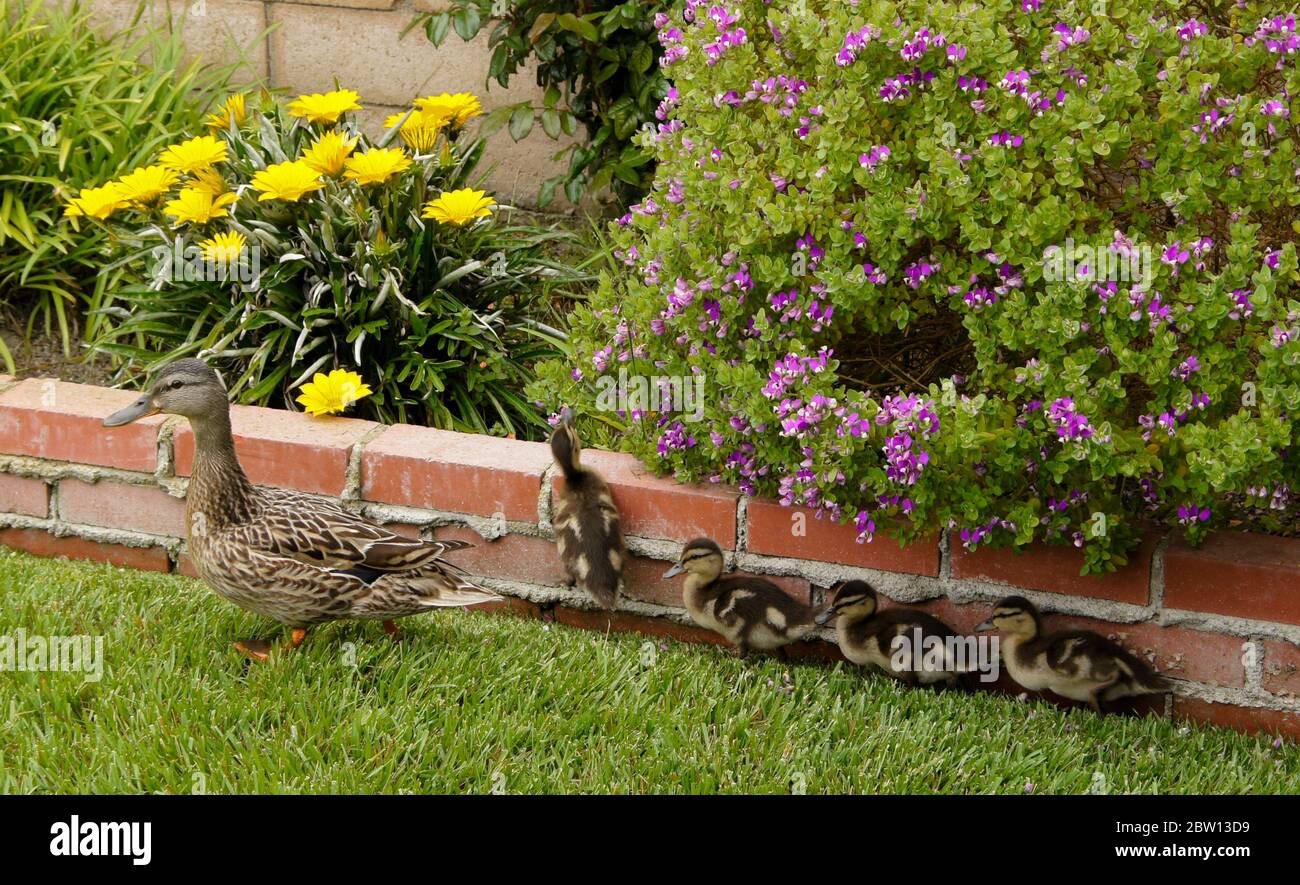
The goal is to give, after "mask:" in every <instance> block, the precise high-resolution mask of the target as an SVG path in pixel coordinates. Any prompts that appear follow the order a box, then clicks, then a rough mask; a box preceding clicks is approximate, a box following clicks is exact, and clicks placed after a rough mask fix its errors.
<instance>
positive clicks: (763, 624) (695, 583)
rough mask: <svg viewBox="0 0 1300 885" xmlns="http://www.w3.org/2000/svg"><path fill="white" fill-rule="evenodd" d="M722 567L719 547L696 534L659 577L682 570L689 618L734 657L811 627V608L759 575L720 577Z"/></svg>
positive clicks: (772, 648)
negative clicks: (724, 643)
mask: <svg viewBox="0 0 1300 885" xmlns="http://www.w3.org/2000/svg"><path fill="white" fill-rule="evenodd" d="M722 566H723V559H722V549H721V548H720V547H719V546H718V545H717V544H716V543H715V542H714V541H712V540H710V539H708V538H696V539H695V540H694V541H691V542H690V543H688V544H687V545H686V546H685V547H684V548H683V549H682V555H681V556H680V557H678V559H677V563H676V564H675V565H674V566H673V567H672V568H670V569H668V571H666V572H664V577H665V578H671V577H673V576H674V575H680V574H682V573H683V572H685V573H686V575H687V577H686V586H685V589H684V592H683V593H682V597H683V599H684V600H685V602H686V611H687V612H688V613H689V614H690V616H691V620H693V621H695V623H697V624H699V625H700V626H701V627H704V628H706V629H708V630H713V631H714V632H716V633H719V634H721V635H722V636H723V637H724V638H726V640H727V641H728V642H730V643H731V644H732V646H734V647H735V650H736V654H737V655H738V656H739V657H742V658H743V657H744V656H745V655H746V654H748V653H749V652H750V651H751V650H755V651H775V650H777V649H780V648H781V647H782V646H785V645H789V644H790V643H791V642H796V641H798V640H800V639H803V638H804V637H805V636H807V635H808V634H809V633H811V632H812V631H813V630H814V629H815V628H814V624H813V610H812V608H811V607H809V606H807V605H804V604H803V603H802V602H799V601H797V600H795V599H793V598H791V597H790V595H789V594H787V593H785V592H783V591H782V590H781V588H780V587H778V586H776V585H775V584H773V583H772V582H771V581H767V580H764V579H763V578H756V577H750V576H745V575H733V576H732V577H728V578H724V577H722Z"/></svg>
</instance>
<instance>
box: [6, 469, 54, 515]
mask: <svg viewBox="0 0 1300 885" xmlns="http://www.w3.org/2000/svg"><path fill="white" fill-rule="evenodd" d="M0 513H21V514H22V515H23V516H39V517H42V518H44V517H46V516H49V515H50V487H49V486H48V485H46V484H45V480H42V479H32V478H30V477H26V476H11V475H8V474H4V475H0Z"/></svg>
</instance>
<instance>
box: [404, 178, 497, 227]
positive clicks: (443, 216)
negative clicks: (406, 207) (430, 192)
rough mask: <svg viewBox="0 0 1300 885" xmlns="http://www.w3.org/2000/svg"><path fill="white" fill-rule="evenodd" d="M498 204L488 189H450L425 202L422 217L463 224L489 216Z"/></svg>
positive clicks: (439, 221)
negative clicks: (490, 195) (488, 193)
mask: <svg viewBox="0 0 1300 885" xmlns="http://www.w3.org/2000/svg"><path fill="white" fill-rule="evenodd" d="M496 204H497V201H496V200H494V199H492V198H491V197H489V196H488V195H487V192H486V191H476V190H474V189H473V188H468V187H467V188H463V189H461V190H458V191H448V192H446V193H444V194H442V195H441V196H439V197H438V198H437V199H436V200H430V201H429V202H427V203H425V204H424V212H422V213H421V217H422V218H432V219H433V220H434V221H437V222H438V223H439V224H455V225H458V226H463V225H466V224H469V223H470V222H471V221H474V220H475V219H477V218H487V217H488V216H489V215H491V214H492V207H494V206H496Z"/></svg>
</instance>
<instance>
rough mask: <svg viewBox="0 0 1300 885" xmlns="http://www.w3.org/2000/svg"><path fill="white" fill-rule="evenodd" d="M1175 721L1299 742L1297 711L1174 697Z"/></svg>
mask: <svg viewBox="0 0 1300 885" xmlns="http://www.w3.org/2000/svg"><path fill="white" fill-rule="evenodd" d="M1174 718H1175V719H1178V720H1184V721H1185V720H1190V721H1193V722H1203V723H1208V724H1210V725H1222V726H1226V727H1227V728H1232V729H1235V730H1237V731H1248V732H1252V733H1258V732H1263V733H1266V734H1272V735H1280V736H1284V737H1286V736H1289V737H1290V738H1291V739H1292V740H1300V711H1297V712H1287V711H1285V710H1270V709H1268V708H1267V707H1238V706H1235V705H1233V704H1216V703H1214V702H1212V701H1203V700H1200V699H1199V698H1188V697H1175V698H1174Z"/></svg>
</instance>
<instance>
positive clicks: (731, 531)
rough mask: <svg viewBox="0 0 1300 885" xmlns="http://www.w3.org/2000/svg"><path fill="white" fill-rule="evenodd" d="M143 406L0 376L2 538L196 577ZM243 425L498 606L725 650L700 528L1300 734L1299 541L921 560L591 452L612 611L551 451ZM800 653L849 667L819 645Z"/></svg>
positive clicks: (179, 433)
mask: <svg viewBox="0 0 1300 885" xmlns="http://www.w3.org/2000/svg"><path fill="white" fill-rule="evenodd" d="M134 396H135V395H134V394H131V393H128V392H125V391H115V390H104V389H100V388H95V387H87V386H84V385H77V384H67V383H63V382H55V381H45V380H35V379H33V380H27V381H21V382H14V381H12V379H2V378H0V544H3V545H6V546H9V547H14V548H19V549H23V550H28V551H31V552H33V553H37V554H40V555H46V556H68V557H72V558H77V559H94V560H101V561H108V562H113V563H116V564H119V565H129V566H131V567H134V568H142V569H153V570H158V571H177V572H181V573H184V574H192V573H193V571H192V569H191V568H190V567H189V565H188V561H187V558H186V554H185V546H184V537H183V533H184V521H183V518H182V515H183V500H182V497H183V493H184V487H185V483H186V479H185V477H186V476H187V475H188V473H189V465H190V461H191V459H192V457H193V438H192V436H191V435H190V432H189V429H188V427H187V425H186V422H184V421H183V420H179V419H170V420H168V419H164V418H161V417H159V418H151V419H148V420H146V421H141V422H138V423H136V424H131V425H128V426H126V427H121V428H115V429H113V430H107V429H105V428H103V427H101V426H100V420H101V419H102V418H103V417H104V416H105V415H108V414H109V413H110V412H112V411H114V410H116V409H118V408H121V407H122V406H124V405H126V404H127V403H129V402H131V401H132V400H133V399H134ZM232 423H233V427H234V431H235V437H236V440H235V445H236V448H237V450H238V452H239V455H240V458H241V460H242V461H243V463H244V465H245V467H246V469H247V470H248V473H249V474H250V476H251V477H252V478H253V480H254V481H255V482H259V483H264V484H269V485H279V486H285V487H289V488H297V489H302V490H305V491H310V492H313V493H317V494H323V495H330V496H334V497H338V498H341V499H342V500H343V501H344V502H345V503H346V504H347V505H348V506H351V507H354V508H357V509H360V510H362V511H363V512H365V513H366V514H367V515H369V516H370V517H372V518H374V519H376V520H378V521H380V522H385V523H391V524H392V525H393V527H394V529H396V530H398V531H402V532H405V533H408V534H417V533H423V534H424V535H426V536H430V537H432V536H437V537H454V538H462V539H465V540H469V541H472V542H474V543H475V544H477V545H478V546H477V547H475V548H474V549H472V550H468V551H464V552H462V553H458V554H456V555H455V557H456V562H457V563H458V564H459V565H461V566H463V567H465V568H466V569H467V570H468V571H470V572H471V573H473V574H476V575H479V576H480V577H482V578H484V579H485V583H488V584H490V585H492V586H493V587H494V588H495V589H498V590H500V591H502V592H503V593H505V594H507V595H509V596H510V597H512V599H511V600H510V601H509V604H507V605H505V606H499V607H501V608H507V609H510V610H513V611H517V612H523V613H526V614H530V615H533V616H546V617H552V618H554V619H555V620H557V621H559V622H561V623H565V624H570V625H573V626H580V627H594V628H598V629H602V630H604V629H607V628H612V629H615V630H631V631H637V632H642V633H646V634H651V635H669V636H673V637H677V638H680V639H686V640H691V641H711V640H713V639H714V637H711V636H710V635H709V634H707V633H706V632H705V631H702V630H700V629H698V628H696V627H694V626H692V625H690V623H689V620H688V619H687V618H686V616H685V613H684V611H683V610H682V608H681V582H680V579H677V580H674V581H664V580H662V579H661V577H660V575H661V574H662V572H663V570H664V568H665V566H666V561H667V560H670V559H672V558H673V557H674V556H675V555H676V553H677V551H678V546H679V545H680V543H681V542H682V541H684V540H686V539H689V538H692V537H695V536H697V535H701V534H707V535H710V536H712V537H713V538H715V539H716V540H718V542H719V543H720V544H722V545H723V546H724V547H725V548H726V549H727V550H728V552H729V555H730V556H731V558H732V561H733V562H734V564H735V565H736V567H737V568H739V569H741V570H744V571H749V572H753V573H758V574H765V575H768V576H770V577H772V578H773V579H774V580H776V581H777V582H778V583H779V584H780V585H781V586H782V587H783V588H784V589H786V590H787V592H789V593H791V594H792V595H794V596H797V597H800V598H803V599H810V600H813V601H819V600H821V599H822V598H823V595H824V593H825V590H826V588H827V587H829V586H831V585H832V584H834V583H835V582H837V581H839V580H842V579H845V578H852V577H861V578H866V579H867V580H869V581H871V582H872V583H873V584H874V585H875V586H876V587H877V588H879V589H880V590H881V591H882V592H883V593H885V594H886V595H887V596H888V597H890V598H891V599H893V600H897V601H899V602H912V603H921V604H923V605H924V606H925V607H926V609H927V610H929V611H932V612H934V613H935V614H937V615H939V616H941V617H943V618H945V619H947V620H948V621H949V622H950V623H951V624H953V626H954V627H957V628H959V629H970V627H972V626H973V625H974V624H975V623H977V622H978V621H981V620H983V619H984V618H985V617H987V616H988V613H989V610H990V605H991V604H992V603H993V602H995V601H996V600H997V599H998V598H999V597H1001V596H1004V595H1007V594H1010V593H1021V594H1023V595H1025V596H1028V597H1030V598H1031V599H1034V600H1035V601H1037V602H1038V603H1039V604H1040V605H1041V606H1042V608H1043V609H1044V610H1045V611H1047V612H1049V613H1051V614H1050V615H1049V622H1050V623H1052V624H1055V625H1059V626H1062V627H1066V626H1084V627H1087V628H1089V629H1094V630H1098V631H1100V632H1102V633H1104V634H1107V635H1110V636H1112V637H1114V638H1116V639H1118V640H1120V641H1122V642H1124V643H1125V644H1126V645H1127V646H1128V647H1129V648H1130V649H1132V650H1133V651H1134V652H1136V653H1138V654H1140V655H1143V656H1145V657H1147V658H1148V659H1149V660H1151V661H1153V662H1154V663H1155V664H1156V665H1157V666H1158V667H1159V668H1160V669H1161V670H1162V671H1164V672H1165V673H1166V674H1168V675H1169V676H1171V677H1173V678H1174V679H1175V680H1176V685H1177V691H1176V696H1175V698H1174V701H1173V703H1172V705H1171V709H1168V710H1164V711H1160V710H1157V711H1156V712H1158V713H1159V712H1163V713H1165V714H1166V715H1173V716H1175V717H1179V718H1186V719H1190V720H1198V721H1207V722H1215V723H1220V724H1226V725H1230V726H1232V727H1236V728H1241V729H1246V730H1263V731H1269V732H1279V733H1285V734H1290V735H1292V736H1300V699H1298V698H1297V695H1298V694H1300V539H1286V538H1273V537H1268V536H1262V535H1250V534H1242V533H1221V534H1219V535H1216V536H1214V537H1213V538H1211V539H1210V540H1209V542H1207V543H1206V544H1205V545H1204V546H1203V547H1202V548H1200V549H1193V548H1191V547H1188V546H1187V545H1186V544H1184V543H1183V542H1182V540H1181V539H1180V538H1176V537H1172V536H1166V535H1164V534H1163V533H1160V532H1153V533H1151V534H1150V535H1149V536H1148V537H1147V538H1146V539H1145V541H1144V542H1143V544H1142V545H1141V547H1140V548H1139V549H1138V550H1137V551H1136V553H1135V554H1134V555H1133V556H1132V557H1131V558H1130V562H1129V565H1128V566H1126V567H1125V568H1124V569H1122V570H1120V571H1119V572H1116V573H1115V574H1112V575H1107V576H1105V577H1081V576H1080V575H1079V567H1080V564H1081V557H1080V555H1079V553H1078V551H1076V550H1074V549H1072V548H1037V549H1033V550H1031V551H1029V552H1028V553H1024V554H1021V555H1016V554H1013V553H1011V552H1009V551H1002V550H980V551H977V552H974V553H969V552H967V551H965V550H963V549H961V548H960V546H959V545H955V544H953V543H952V542H951V540H950V538H949V537H948V534H947V533H943V534H941V535H939V536H937V537H934V538H930V539H928V540H926V541H924V542H921V543H917V544H913V545H911V546H910V547H908V548H906V549H900V548H899V547H898V545H897V544H896V543H894V542H893V541H891V540H889V539H887V538H883V537H882V538H880V539H879V540H877V541H876V542H875V543H873V544H870V545H860V544H857V543H856V542H855V540H854V534H853V532H852V531H851V530H850V529H849V528H848V527H845V526H841V525H837V524H834V523H831V522H828V521H826V520H818V519H816V518H815V517H814V516H813V515H812V514H810V513H804V512H801V511H798V510H792V509H788V508H784V507H781V506H780V505H779V504H777V503H775V502H772V501H764V500H757V499H745V498H742V497H741V496H740V494H739V493H738V492H736V491H735V490H734V489H731V488H727V487H724V486H717V485H703V486H693V485H683V484H680V483H677V482H674V481H672V480H671V479H666V478H661V477H657V476H655V475H654V474H653V473H652V472H651V471H649V469H647V468H646V467H645V466H644V465H642V464H640V463H639V462H637V461H636V460H635V459H633V458H631V457H628V456H625V455H619V454H613V453H609V452H594V451H593V452H588V453H584V457H585V458H586V459H587V461H588V463H590V464H592V465H593V466H596V467H598V468H599V469H600V470H601V471H602V472H603V473H604V474H605V476H606V478H607V479H608V480H609V482H610V486H611V488H612V489H613V493H614V497H615V499H616V501H617V503H618V505H619V507H620V509H621V510H622V512H623V514H624V523H625V527H626V530H627V533H628V545H629V548H630V549H631V551H632V552H633V553H634V554H635V557H634V559H633V561H632V563H631V565H630V566H629V569H628V587H627V594H626V597H625V599H623V600H622V602H621V604H620V610H619V611H618V612H617V613H615V614H614V615H612V616H611V615H606V614H604V613H599V612H595V611H592V610H590V608H591V607H590V606H589V605H588V604H587V602H586V600H585V599H584V598H583V597H581V596H580V595H579V594H576V593H574V592H572V591H570V590H567V589H565V588H564V587H562V586H561V571H560V569H559V564H558V562H557V560H556V556H555V551H554V546H553V544H552V542H551V526H550V506H551V505H550V496H551V489H552V485H553V484H554V483H558V482H563V480H562V479H561V478H559V477H558V476H555V475H553V473H554V471H553V469H552V468H551V459H550V453H549V450H548V449H547V447H546V446H544V445H542V444H539V443H524V442H517V441H514V440H505V439H496V438H493V437H484V436H472V435H467V434H458V433H448V432H446V431H440V430H430V429H426V428H421V427H411V426H394V427H382V426H380V425H377V424H373V423H371V422H367V421H358V420H354V419H350V418H320V419H313V418H309V417H306V416H303V415H301V414H293V413H288V412H281V411H276V410H270V409H255V408H245V407H237V408H236V409H235V410H234V412H233V417H232ZM826 635H829V634H826ZM797 651H798V652H799V653H800V654H803V655H805V656H815V657H829V658H834V657H835V656H836V650H835V649H834V648H833V647H831V646H828V645H826V644H825V643H820V642H818V643H807V644H805V645H804V646H803V647H801V648H800V649H798V650H797ZM999 687H1001V688H1004V689H1007V690H1016V689H1015V687H1014V686H1012V685H1008V684H1005V683H1004V684H1002V685H1000V686H999Z"/></svg>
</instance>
